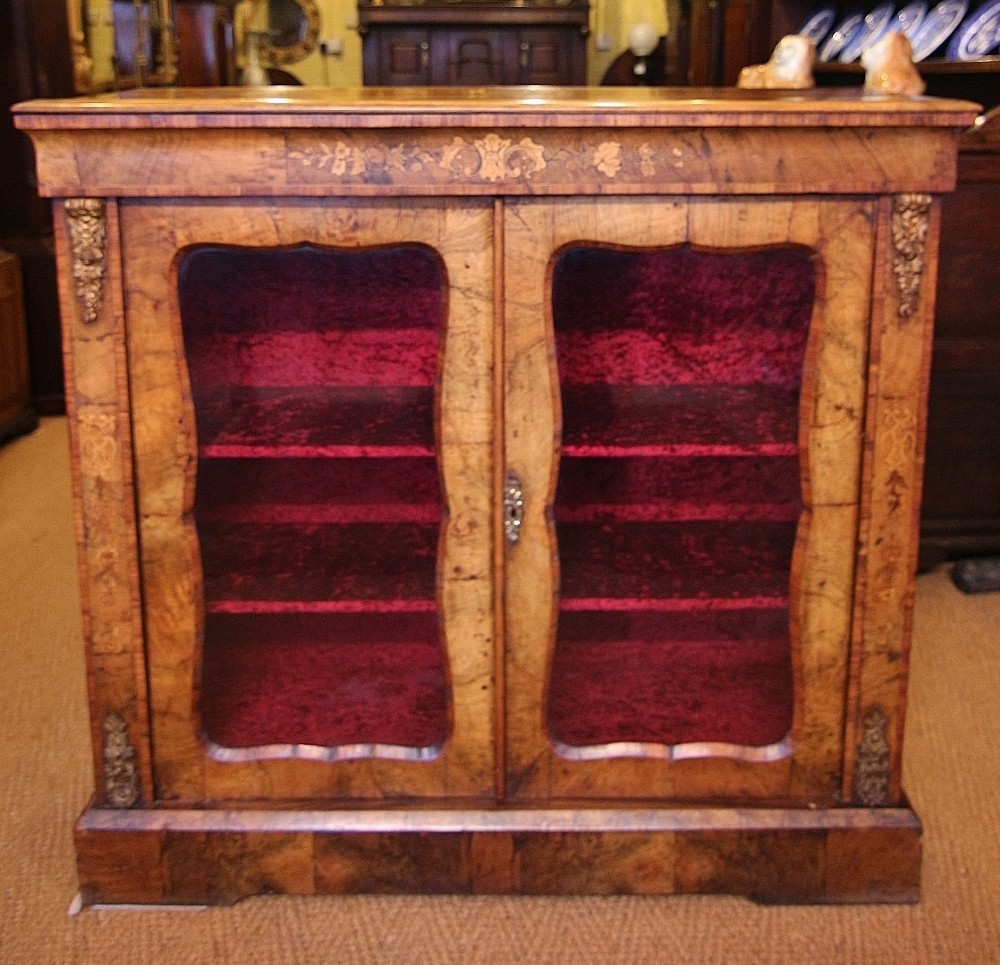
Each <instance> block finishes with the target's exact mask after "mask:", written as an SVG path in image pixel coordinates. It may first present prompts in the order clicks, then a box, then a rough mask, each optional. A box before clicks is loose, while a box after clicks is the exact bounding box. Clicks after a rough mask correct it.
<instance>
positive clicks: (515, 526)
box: [503, 472, 524, 546]
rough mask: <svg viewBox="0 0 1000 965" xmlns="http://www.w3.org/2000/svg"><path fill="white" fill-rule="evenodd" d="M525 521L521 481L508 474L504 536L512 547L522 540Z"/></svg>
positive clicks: (505, 493)
mask: <svg viewBox="0 0 1000 965" xmlns="http://www.w3.org/2000/svg"><path fill="white" fill-rule="evenodd" d="M523 521H524V493H523V492H522V491H521V481H520V480H519V479H518V478H517V476H515V475H514V473H512V472H508V473H507V478H506V479H505V480H504V485H503V534H504V536H505V537H506V538H507V542H508V543H510V544H511V545H512V546H513V544H514V543H516V542H517V541H518V540H519V539H520V538H521V523H522V522H523Z"/></svg>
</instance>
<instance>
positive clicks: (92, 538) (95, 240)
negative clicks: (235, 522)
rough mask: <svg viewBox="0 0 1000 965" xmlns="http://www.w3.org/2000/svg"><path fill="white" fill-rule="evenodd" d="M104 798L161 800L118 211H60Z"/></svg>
mask: <svg viewBox="0 0 1000 965" xmlns="http://www.w3.org/2000/svg"><path fill="white" fill-rule="evenodd" d="M54 221H55V229H56V230H55V240H56V253H57V257H58V260H59V263H60V265H61V266H63V267H62V270H61V271H60V272H59V286H60V306H61V312H62V318H63V340H64V356H65V363H66V390H67V392H66V396H67V411H68V414H69V429H70V444H71V447H72V450H73V491H74V500H75V508H76V532H77V547H78V565H79V577H80V587H81V597H82V603H83V627H84V639H85V646H86V655H87V674H88V688H89V698H90V713H91V738H92V741H93V747H94V768H95V778H96V781H95V783H96V788H97V799H98V801H99V802H100V803H102V804H112V805H117V806H130V805H132V804H135V803H138V802H140V801H150V800H152V796H153V788H152V776H151V762H150V747H149V712H148V705H147V690H146V671H145V660H144V655H143V626H142V612H141V608H140V588H139V566H138V549H137V541H136V517H135V498H134V491H133V468H132V427H131V420H130V415H129V408H128V399H129V383H128V374H127V371H126V350H125V314H124V308H123V304H122V289H121V285H122V279H121V245H120V239H119V224H118V207H117V205H115V204H114V203H113V202H105V201H104V200H102V199H95V198H87V199H71V200H69V201H66V202H56V203H55V205H54Z"/></svg>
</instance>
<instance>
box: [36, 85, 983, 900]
mask: <svg viewBox="0 0 1000 965" xmlns="http://www.w3.org/2000/svg"><path fill="white" fill-rule="evenodd" d="M975 113H976V109H975V107H974V105H970V104H964V103H959V102H950V101H938V100H934V99H926V98H914V99H889V98H884V97H878V98H866V97H864V96H863V95H861V94H860V93H859V92H849V93H821V92H807V93H804V94H803V93H802V92H797V93H796V95H795V96H794V97H786V96H784V95H781V94H773V93H769V92H767V93H763V94H760V93H758V94H751V93H749V92H738V91H695V92H693V93H690V94H685V95H684V96H679V95H678V93H677V92H673V93H668V94H664V93H662V92H656V91H652V90H648V89H635V90H631V91H627V92H619V93H618V94H616V98H615V102H614V103H613V104H609V103H608V102H607V101H606V100H603V99H601V98H600V96H592V95H587V94H584V93H582V92H581V93H577V94H571V93H569V92H559V91H553V92H551V93H550V94H548V95H546V96H533V97H532V98H530V99H523V98H522V97H521V96H520V94H519V92H516V91H504V90H503V89H500V88H496V89H479V90H470V91H465V92H454V93H452V94H450V95H448V96H443V92H435V93H434V96H433V97H428V96H427V94H426V92H425V91H419V90H402V91H396V92H388V91H383V92H376V91H372V90H370V89H359V90H349V91H330V90H323V91H320V90H308V89H301V90H296V91H286V92H283V93H282V97H281V98H280V99H273V98H267V97H260V96H259V95H256V94H254V93H253V92H248V91H215V92H209V91H203V92H195V93H192V92H185V91H159V92H156V91H153V92H147V93H132V94H128V95H126V94H123V95H119V96H111V95H108V96H105V97H101V98H97V99H94V100H82V101H72V102H65V101H52V102H35V103H32V104H28V105H24V106H22V107H21V108H19V110H18V113H17V121H18V124H19V125H20V126H21V127H23V128H24V129H26V130H28V131H30V133H31V135H32V136H33V138H34V140H35V144H36V148H37V151H38V166H39V183H40V185H41V188H42V191H43V192H44V193H45V194H46V195H48V196H51V197H52V198H53V204H54V211H55V218H56V222H57V239H58V255H59V264H60V277H61V292H62V305H63V310H64V313H65V318H66V335H67V343H66V348H67V352H66V364H67V373H68V379H69V385H70V400H71V406H72V410H71V411H72V414H71V420H70V424H71V429H72V433H71V435H72V443H73V458H74V467H75V469H74V479H75V486H76V504H77V509H78V514H79V534H80V541H79V547H80V572H81V577H82V595H83V604H84V610H85V614H86V620H85V635H86V649H87V664H88V670H89V700H90V708H91V715H92V716H91V727H92V739H93V754H94V766H95V773H96V795H95V798H94V800H93V802H92V803H91V804H90V805H89V806H88V807H87V809H86V810H85V812H84V814H83V816H82V817H81V819H80V822H79V824H78V825H77V828H76V847H77V855H78V865H79V874H80V886H81V891H82V896H83V900H84V902H85V903H94V902H136V901H138V902H226V901H232V900H235V899H237V898H239V897H242V896H244V895H248V894H254V893H259V892H288V893H307V894H308V893H330V892H351V891H376V892H379V891H432V892H442V891H451V892H469V893H478V892H493V893H504V892H508V893H513V892H516V893H619V892H634V893H675V892H695V893H697V892H730V893H736V894H745V895H750V896H753V897H755V898H759V899H763V900H770V901H909V900H914V899H915V898H916V896H917V892H918V882H919V867H920V840H919V839H920V825H919V821H918V820H917V818H916V816H915V815H914V813H913V812H912V810H911V809H910V807H909V805H908V804H907V801H906V798H905V796H904V794H903V791H902V789H901V786H900V762H901V754H902V742H903V725H904V717H905V694H906V678H907V656H908V649H909V634H910V614H911V610H912V599H913V589H914V581H913V573H914V568H915V564H916V552H917V520H918V516H919V505H920V499H919V490H920V473H921V465H922V445H923V442H922V440H923V436H924V424H925V417H924V407H925V396H926V383H927V372H928V366H929V347H930V341H929V340H930V324H931V318H932V310H933V298H934V292H935V281H936V276H935V265H936V253H937V245H938V229H939V203H940V202H939V197H940V195H941V194H942V193H943V192H947V191H949V190H951V188H952V187H953V186H954V182H955V167H956V161H955V155H956V143H957V138H958V135H959V132H960V131H961V130H962V129H963V128H965V127H967V126H968V124H969V123H970V122H971V120H972V119H973V117H974V116H975Z"/></svg>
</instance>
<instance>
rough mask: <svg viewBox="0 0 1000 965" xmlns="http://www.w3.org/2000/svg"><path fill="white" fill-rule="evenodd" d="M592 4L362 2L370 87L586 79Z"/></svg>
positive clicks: (576, 1) (503, 0)
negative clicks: (415, 3)
mask: <svg viewBox="0 0 1000 965" xmlns="http://www.w3.org/2000/svg"><path fill="white" fill-rule="evenodd" d="M589 9H590V7H589V4H588V3H587V2H586V0H567V2H564V3H555V2H551V3H546V2H543V3H537V4H535V3H532V4H524V3H519V2H511V0H493V2H473V3H443V4H442V3H437V4H434V3H431V4H421V5H418V6H414V5H412V4H409V3H392V2H390V3H386V4H383V3H382V2H381V0H378V2H359V4H358V29H359V31H360V33H361V40H362V75H363V80H364V83H365V84H366V85H373V86H379V85H382V86H389V87H398V86H406V85H420V86H424V85H434V86H444V87H454V86H481V85H483V84H511V85H520V84H555V85H580V84H585V83H586V82H587V37H588V35H589V32H590V28H589Z"/></svg>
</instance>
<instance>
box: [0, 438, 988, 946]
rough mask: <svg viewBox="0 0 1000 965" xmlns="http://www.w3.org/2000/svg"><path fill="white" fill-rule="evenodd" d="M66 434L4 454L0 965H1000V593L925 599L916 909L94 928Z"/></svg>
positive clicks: (940, 584)
mask: <svg viewBox="0 0 1000 965" xmlns="http://www.w3.org/2000/svg"><path fill="white" fill-rule="evenodd" d="M75 581H76V574H75V555H74V548H73V526H72V522H71V515H70V492H69V469H68V458H67V444H66V423H65V420H63V419H47V420H44V421H43V423H42V426H41V428H40V429H39V430H38V431H37V432H36V433H34V434H33V435H31V436H27V437H24V438H21V439H17V440H14V441H13V442H10V443H8V444H7V445H6V446H4V447H2V448H0V965H22V963H46V965H48V963H55V965H70V963H95V965H97V963H100V965H115V963H142V962H149V963H157V965H160V963H163V965H173V963H185V965H187V963H190V965H199V963H202V962H204V963H221V962H225V963H229V962H232V963H240V965H251V963H257V962H261V963H263V962H268V963H271V962H273V963H296V965H297V963H311V962H321V963H336V965H350V963H356V962H360V963H368V962H372V963H379V965H381V963H401V962H407V963H424V962H427V963H440V965H452V963H455V965H475V963H491V965H502V963H508V962H509V963H530V965H536V963H537V965H544V963H550V962H560V963H564V962H565V963H595V965H605V963H609V965H610V963H621V965H626V963H627V965H639V963H647V962H657V963H670V965H674V963H678V965H683V963H703V962H704V963H720V965H721V963H725V965H741V963H753V965H761V963H764V965H770V963H785V962H787V963H793V962H794V963H796V965H799V963H801V965H825V963H838V965H840V963H847V965H851V963H868V962H871V963H878V965H895V963H906V965H917V963H935V965H965V963H968V965H987V963H993V962H1000V803H998V798H1000V754H998V750H997V749H998V747H1000V696H998V695H1000V594H998V593H993V594H980V595H976V596H963V595H962V594H961V593H959V592H958V591H957V590H956V589H955V588H954V587H953V586H952V584H951V582H950V580H949V579H948V575H947V573H946V572H944V571H939V572H935V573H932V574H929V575H927V576H923V577H921V578H920V582H919V591H918V608H917V619H916V637H915V642H914V650H913V674H912V686H911V703H910V713H909V737H908V744H907V748H906V787H907V790H908V792H909V795H910V797H911V799H912V801H913V803H914V806H915V808H916V810H917V812H918V813H919V814H920V816H921V818H922V819H923V821H924V829H925V830H924V855H925V857H924V884H923V899H922V901H921V903H920V904H919V905H917V906H895V907H831V908H798V907H796V908H770V907H758V906H755V905H753V904H751V903H749V902H747V901H744V900H742V899H730V898H462V897H445V898H431V897H426V898H424V897H417V898H383V897H350V898H304V899H303V898H275V897H271V898H256V899H251V900H249V901H245V902H243V903H241V904H239V905H237V906H236V907H234V908H229V909H212V910H207V911H183V910H113V911H97V910H88V911H84V912H82V913H81V914H79V915H77V916H75V917H72V916H70V914H69V908H70V904H71V902H72V899H73V897H74V894H75V891H76V882H75V877H74V865H73V854H72V848H71V842H70V828H71V826H72V824H73V821H74V820H75V818H76V816H77V815H78V813H79V812H80V810H81V809H82V808H83V806H84V804H85V802H86V800H87V798H88V796H89V793H90V787H91V778H90V775H89V772H88V750H87V745H86V737H85V730H86V726H85V723H84V721H85V713H86V711H85V698H84V684H83V680H84V677H83V662H82V656H81V646H80V621H79V616H78V613H77V606H78V599H77V589H76V582H75Z"/></svg>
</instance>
